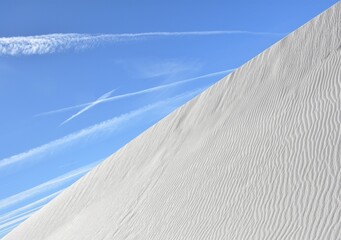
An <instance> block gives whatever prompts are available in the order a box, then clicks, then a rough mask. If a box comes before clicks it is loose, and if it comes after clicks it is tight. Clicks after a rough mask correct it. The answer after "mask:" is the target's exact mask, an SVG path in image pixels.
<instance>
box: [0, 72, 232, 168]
mask: <svg viewBox="0 0 341 240" xmlns="http://www.w3.org/2000/svg"><path fill="white" fill-rule="evenodd" d="M234 70H235V68H233V69H228V70H224V71H219V72H213V73H209V74H205V75H201V76H198V77H193V78H188V79H185V80H181V81H177V82H173V83H168V84H164V85H159V86H156V87H151V88H146V89H143V90H140V91H135V92H130V93H125V94H121V95H116V96H112V97H108V98H105V99H102V100H101V101H100V102H99V103H105V102H111V101H115V100H119V99H123V98H128V97H133V96H137V95H142V94H147V93H152V92H155V91H160V90H163V89H167V88H170V87H175V86H179V85H182V84H185V83H189V82H192V81H195V80H199V79H204V78H208V77H214V76H219V75H224V74H228V73H231V72H232V71H234ZM92 103H93V102H88V103H83V104H78V105H74V106H70V107H65V108H60V109H56V110H52V111H47V112H43V113H40V114H37V115H36V116H44V115H50V114H55V113H60V112H65V111H69V110H73V109H79V108H83V107H86V106H89V105H91V104H92ZM99 103H98V104H99ZM0 164H1V162H0Z"/></svg>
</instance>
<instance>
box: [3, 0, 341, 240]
mask: <svg viewBox="0 0 341 240" xmlns="http://www.w3.org/2000/svg"><path fill="white" fill-rule="evenodd" d="M222 57H223V56H222ZM340 184H341V3H340V2H339V3H338V4H336V5H335V6H333V7H332V8H330V9H329V10H327V11H326V12H324V13H323V14H321V15H320V16H318V17H316V18H315V19H313V20H312V21H310V22H309V23H307V24H305V25H304V26H303V27H301V28H299V29H298V30H297V31H295V32H294V33H292V34H290V35H289V36H287V37H286V38H284V39H283V40H282V41H280V42H278V43H277V44H275V45H273V46H272V47H271V48H269V49H268V50H266V51H264V52H263V53H262V54H260V55H258V56H257V57H255V58H254V59H252V60H251V61H249V62H248V63H246V64H245V65H243V66H242V67H241V68H239V69H238V70H236V71H235V72H234V73H232V74H230V75H229V76H227V77H225V78H224V79H222V80H221V81H219V82H218V83H217V84H215V85H214V86H213V87H211V88H210V89H208V90H207V91H205V92H204V93H202V94H201V95H200V96H198V97H196V98H195V99H194V100H192V101H190V102H188V103H187V104H185V105H184V106H182V107H181V108H179V109H178V110H176V111H175V112H173V113H172V114H170V115H169V116H168V117H166V118H165V119H163V120H162V121H160V122H159V123H157V124H156V125H154V126H153V127H151V128H150V129H148V130H147V131H146V132H144V133H143V134H142V135H140V136H139V137H137V138H136V139H134V140H133V141H131V142H130V143H129V144H128V145H126V146H125V147H123V148H122V149H120V150H119V151H118V152H117V153H115V154H114V155H112V156H111V157H109V158H108V159H107V160H106V161H104V162H103V163H102V164H100V165H99V166H98V167H96V168H95V169H93V170H92V171H91V172H90V173H89V174H87V175H86V176H85V177H83V178H82V179H81V180H80V181H78V182H77V183H75V184H74V185H72V186H71V187H70V188H68V189H67V190H66V191H64V192H63V193H62V194H61V195H60V196H58V197H57V198H56V199H54V200H53V201H52V202H51V203H49V204H48V205H47V206H45V207H44V208H43V209H41V210H40V211H38V212H37V213H36V214H34V215H33V216H32V217H31V218H29V219H28V220H27V221H25V222H24V223H23V224H21V225H20V226H19V227H17V228H16V229H14V230H13V231H12V232H11V233H10V234H8V235H7V236H6V237H5V238H4V239H5V240H33V239H34V240H61V239H63V240H78V239H79V240H94V239H100V240H102V239H103V240H104V239H105V240H109V239H148V240H151V239H205V240H206V239H243V240H244V239H253V240H254V239H299V240H302V239H307V240H313V239H319V240H320V239H335V240H336V239H341V185H340Z"/></svg>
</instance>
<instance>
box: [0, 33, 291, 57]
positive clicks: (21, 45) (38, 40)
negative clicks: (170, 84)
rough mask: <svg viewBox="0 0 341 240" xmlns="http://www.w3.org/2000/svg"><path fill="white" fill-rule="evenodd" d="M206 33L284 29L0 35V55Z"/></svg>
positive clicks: (76, 48)
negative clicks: (0, 36)
mask: <svg viewBox="0 0 341 240" xmlns="http://www.w3.org/2000/svg"><path fill="white" fill-rule="evenodd" d="M209 35H265V36H266V35H268V36H283V35H285V34H284V33H271V32H252V31H238V30H237V31H190V32H144V33H121V34H82V33H55V34H46V35H35V36H16V37H2V38H0V55H13V56H14V55H36V54H51V53H57V52H63V51H66V50H80V49H87V48H91V47H94V46H96V45H99V44H103V43H115V42H127V41H137V40H145V39H148V38H154V37H181V36H209Z"/></svg>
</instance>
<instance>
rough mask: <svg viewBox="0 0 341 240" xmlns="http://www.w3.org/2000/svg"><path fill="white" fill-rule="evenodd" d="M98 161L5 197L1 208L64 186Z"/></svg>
mask: <svg viewBox="0 0 341 240" xmlns="http://www.w3.org/2000/svg"><path fill="white" fill-rule="evenodd" d="M97 164H98V162H95V163H91V164H89V165H86V166H84V167H81V168H78V169H76V170H73V171H71V172H68V173H66V174H64V175H61V176H59V177H57V178H54V179H52V180H49V181H47V182H45V183H42V184H40V185H38V186H36V187H33V188H31V189H28V190H26V191H23V192H20V193H17V194H15V195H12V196H10V197H7V198H4V199H1V200H0V210H2V209H5V208H7V207H9V206H12V205H14V204H17V203H20V202H22V201H25V200H27V199H30V198H32V197H34V196H37V195H39V194H42V193H44V192H46V191H50V190H53V189H55V188H58V187H61V186H63V185H64V184H65V183H66V182H67V181H70V180H72V179H75V178H77V177H80V176H82V175H84V174H85V173H87V172H88V171H89V170H90V169H92V168H93V167H94V166H96V165H97Z"/></svg>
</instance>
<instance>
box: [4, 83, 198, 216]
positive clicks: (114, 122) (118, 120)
mask: <svg viewBox="0 0 341 240" xmlns="http://www.w3.org/2000/svg"><path fill="white" fill-rule="evenodd" d="M201 91H202V89H197V90H194V91H191V92H187V93H184V94H180V95H177V96H175V97H172V98H169V99H166V100H163V101H159V102H156V103H153V104H150V105H146V106H144V107H142V108H139V109H136V110H134V111H131V112H128V113H125V114H122V115H120V116H118V117H114V118H112V119H109V120H107V121H104V122H101V123H98V124H95V125H92V126H90V127H88V128H84V129H82V130H80V131H78V132H75V133H72V134H69V135H67V136H65V137H62V138H60V139H57V140H54V141H52V142H49V143H46V144H44V145H41V146H39V147H36V148H33V149H31V150H28V151H26V152H23V153H20V154H17V155H13V156H11V157H8V158H4V159H2V160H0V169H1V168H4V167H6V166H10V165H13V164H16V163H21V162H24V161H25V160H28V159H30V158H33V157H39V156H42V155H44V154H45V153H48V152H51V151H52V150H55V149H58V148H60V147H62V146H65V145H67V144H69V143H72V142H75V141H78V140H80V139H82V138H84V137H87V136H90V135H94V134H99V133H107V132H108V131H112V130H115V129H116V128H117V127H118V126H120V125H121V124H123V123H125V122H127V121H129V120H131V119H133V118H135V117H138V116H141V115H143V114H146V113H149V112H150V111H153V110H156V109H158V111H161V110H163V109H164V108H165V107H166V106H168V105H171V104H174V102H175V103H176V102H179V101H182V100H187V99H189V98H191V97H193V96H195V95H197V94H199V93H200V92H201ZM160 109H161V110H160ZM2 204H4V203H2V201H0V209H1V206H2Z"/></svg>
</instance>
